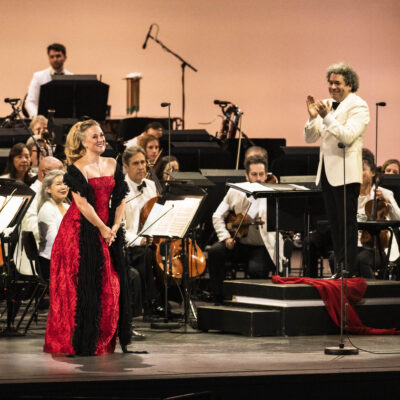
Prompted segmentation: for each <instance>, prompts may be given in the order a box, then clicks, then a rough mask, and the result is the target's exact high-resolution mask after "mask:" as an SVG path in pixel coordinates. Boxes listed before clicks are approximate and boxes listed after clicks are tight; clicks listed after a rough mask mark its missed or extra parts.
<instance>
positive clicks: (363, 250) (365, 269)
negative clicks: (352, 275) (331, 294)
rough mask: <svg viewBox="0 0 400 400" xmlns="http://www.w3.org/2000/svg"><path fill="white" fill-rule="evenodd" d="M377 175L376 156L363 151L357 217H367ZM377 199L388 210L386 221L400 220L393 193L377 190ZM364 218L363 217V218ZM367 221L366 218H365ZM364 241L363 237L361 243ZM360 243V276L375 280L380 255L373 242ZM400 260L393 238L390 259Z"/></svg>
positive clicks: (399, 210) (381, 189)
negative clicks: (366, 206) (366, 207)
mask: <svg viewBox="0 0 400 400" xmlns="http://www.w3.org/2000/svg"><path fill="white" fill-rule="evenodd" d="M375 175H376V167H375V162H374V155H373V154H372V153H371V151H369V150H368V149H363V183H362V185H361V189H360V196H359V198H358V210H357V217H358V219H360V216H363V215H364V216H365V215H366V211H365V205H366V203H367V202H368V201H369V200H373V199H374V195H375V184H374V177H375ZM376 198H377V199H378V200H382V201H383V202H384V204H385V205H386V206H387V208H388V215H387V217H386V219H389V220H400V208H399V206H398V205H397V202H396V200H395V199H394V196H393V192H392V191H390V190H388V189H385V188H383V187H378V188H377V189H376ZM361 218H362V217H361ZM365 219H366V218H365ZM362 241H363V239H362V236H361V242H362ZM361 242H360V241H359V243H358V244H359V248H358V257H357V264H358V270H359V273H360V276H362V277H363V278H367V279H375V261H376V262H377V265H380V263H381V260H380V255H379V252H377V254H376V257H375V255H374V246H373V243H372V242H367V243H361ZM396 258H398V247H397V243H396V239H395V238H393V241H392V247H391V251H390V259H391V260H394V259H396Z"/></svg>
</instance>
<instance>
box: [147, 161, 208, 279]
mask: <svg viewBox="0 0 400 400" xmlns="http://www.w3.org/2000/svg"><path fill="white" fill-rule="evenodd" d="M149 173H150V176H151V178H152V180H153V181H154V183H155V185H156V189H157V192H158V196H157V197H153V198H152V199H150V200H148V201H147V203H146V204H145V205H144V206H143V208H142V210H141V213H140V224H141V225H142V226H143V224H144V223H145V221H146V219H147V217H148V216H149V214H150V211H151V209H152V208H153V206H154V204H155V203H156V202H158V201H159V200H160V198H161V194H162V193H163V191H164V190H163V187H162V186H161V184H160V181H159V180H158V178H157V175H156V173H155V171H154V168H153V167H152V166H149ZM187 242H188V245H187V248H186V249H185V248H183V244H184V240H183V239H171V240H167V239H163V238H155V239H154V240H153V243H152V245H153V248H154V256H155V260H156V266H157V269H156V273H157V275H158V276H160V278H162V279H165V278H166V279H167V282H168V284H171V283H172V282H173V281H175V282H177V283H180V281H181V279H182V277H183V273H184V266H185V253H187V254H188V276H189V278H191V279H192V278H197V277H198V276H200V275H202V274H203V273H204V270H205V268H206V261H205V257H204V254H203V252H202V251H201V249H200V247H199V245H198V244H197V243H196V241H194V240H192V239H188V241H187ZM168 244H169V246H170V247H169V249H168V250H169V251H166V249H165V246H167V245H168ZM166 253H169V254H170V257H168V258H169V259H170V260H171V263H170V265H168V266H167V268H165V266H166V264H168V260H166V257H165V254H166ZM165 269H167V271H165Z"/></svg>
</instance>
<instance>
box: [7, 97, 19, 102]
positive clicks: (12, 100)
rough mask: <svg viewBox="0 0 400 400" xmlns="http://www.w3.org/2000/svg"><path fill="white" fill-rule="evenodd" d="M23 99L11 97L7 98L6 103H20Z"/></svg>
mask: <svg viewBox="0 0 400 400" xmlns="http://www.w3.org/2000/svg"><path fill="white" fill-rule="evenodd" d="M20 100H21V99H10V98H9V97H6V98H5V99H4V103H16V102H18V101H20Z"/></svg>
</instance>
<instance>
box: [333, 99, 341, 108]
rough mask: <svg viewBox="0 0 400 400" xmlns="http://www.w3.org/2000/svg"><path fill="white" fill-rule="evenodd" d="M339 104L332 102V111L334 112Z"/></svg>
mask: <svg viewBox="0 0 400 400" xmlns="http://www.w3.org/2000/svg"><path fill="white" fill-rule="evenodd" d="M339 104H340V103H339V102H338V101H332V110H336V109H337V108H338V107H339Z"/></svg>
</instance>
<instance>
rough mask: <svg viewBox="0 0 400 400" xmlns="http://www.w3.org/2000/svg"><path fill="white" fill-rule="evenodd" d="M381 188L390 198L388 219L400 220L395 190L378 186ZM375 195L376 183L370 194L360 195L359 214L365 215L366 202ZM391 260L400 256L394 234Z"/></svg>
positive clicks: (359, 243) (359, 242) (399, 209)
mask: <svg viewBox="0 0 400 400" xmlns="http://www.w3.org/2000/svg"><path fill="white" fill-rule="evenodd" d="M378 188H379V190H381V191H382V194H383V195H384V196H385V197H386V198H387V199H388V200H389V214H388V216H387V217H386V219H388V220H395V221H397V220H400V208H399V206H398V204H397V202H396V200H395V198H394V195H393V192H392V191H391V190H389V189H385V188H383V187H380V186H379V187H378ZM374 195H375V185H372V187H371V190H370V192H369V194H368V195H366V196H362V195H360V196H359V197H358V207H357V215H365V204H366V203H367V202H368V201H369V200H373V199H374ZM360 237H361V233H360V232H359V235H358V246H359V247H361V246H362V244H361V241H360ZM389 258H390V261H395V260H397V259H398V258H399V246H398V244H397V240H396V237H395V236H393V240H392V246H391V249H390V257H389Z"/></svg>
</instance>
